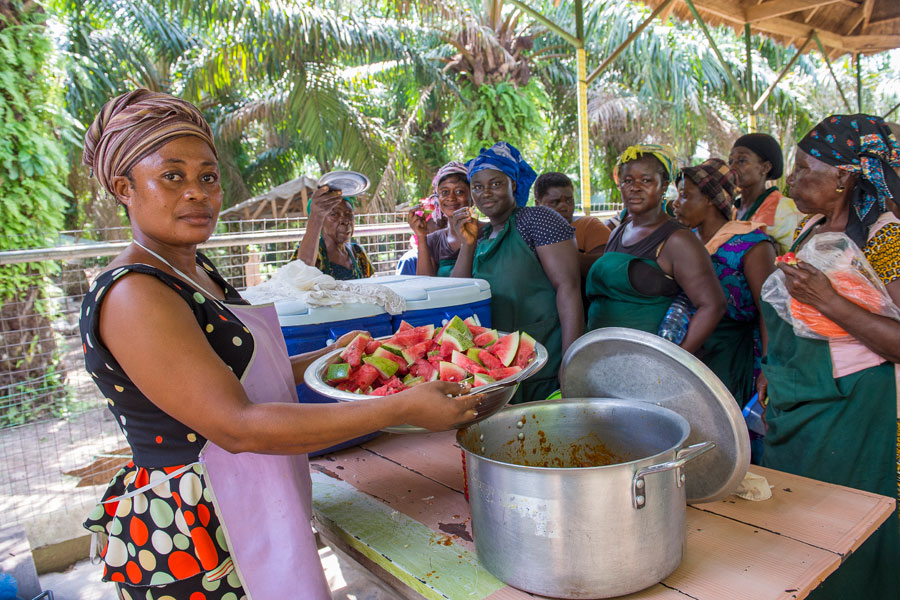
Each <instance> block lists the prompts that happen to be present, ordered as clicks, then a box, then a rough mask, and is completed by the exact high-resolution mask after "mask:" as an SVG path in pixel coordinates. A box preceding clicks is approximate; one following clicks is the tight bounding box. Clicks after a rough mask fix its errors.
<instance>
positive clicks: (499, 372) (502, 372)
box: [488, 367, 522, 381]
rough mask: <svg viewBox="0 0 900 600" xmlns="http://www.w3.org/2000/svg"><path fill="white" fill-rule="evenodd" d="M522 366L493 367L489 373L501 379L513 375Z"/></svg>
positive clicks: (498, 379)
mask: <svg viewBox="0 0 900 600" xmlns="http://www.w3.org/2000/svg"><path fill="white" fill-rule="evenodd" d="M521 370H522V368H521V367H503V368H500V369H491V370H490V371H489V372H488V375H490V376H491V377H493V378H494V379H496V380H497V381H500V380H501V379H506V378H507V377H512V376H513V375H516V374H517V373H519V371H521Z"/></svg>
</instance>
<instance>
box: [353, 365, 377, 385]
mask: <svg viewBox="0 0 900 600" xmlns="http://www.w3.org/2000/svg"><path fill="white" fill-rule="evenodd" d="M379 375H380V373H379V372H378V369H376V368H375V367H373V366H372V365H362V366H361V367H360V368H358V369H357V370H356V373H354V374H352V375H351V376H350V382H352V383H353V384H354V385H355V386H356V389H358V390H364V389H366V388H368V387H369V386H371V385H372V384H373V383H375V380H376V379H378V377H379Z"/></svg>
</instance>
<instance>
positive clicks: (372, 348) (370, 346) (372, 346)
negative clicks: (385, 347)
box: [365, 340, 381, 354]
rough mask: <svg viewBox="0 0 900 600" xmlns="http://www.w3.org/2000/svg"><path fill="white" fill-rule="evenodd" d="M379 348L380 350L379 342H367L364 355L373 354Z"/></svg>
mask: <svg viewBox="0 0 900 600" xmlns="http://www.w3.org/2000/svg"><path fill="white" fill-rule="evenodd" d="M379 348H381V342H379V341H378V340H372V341H371V342H369V343H368V344H366V351H365V353H366V354H372V353H373V352H375V351H376V350H378V349H379Z"/></svg>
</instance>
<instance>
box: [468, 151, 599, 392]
mask: <svg viewBox="0 0 900 600" xmlns="http://www.w3.org/2000/svg"><path fill="white" fill-rule="evenodd" d="M468 171H469V182H470V185H471V188H472V199H473V200H474V201H475V205H476V206H477V207H478V208H479V210H481V212H483V213H484V214H485V216H487V218H488V219H489V220H490V223H489V224H488V225H486V226H485V227H484V228H483V229H482V230H481V232H480V233H479V231H478V229H477V222H476V221H475V220H474V219H465V220H461V221H456V222H455V224H454V226H455V227H456V233H457V235H458V236H459V237H460V239H461V240H462V248H461V249H460V252H459V258H458V259H457V261H456V266H455V267H454V268H453V276H454V277H480V278H482V279H487V280H488V281H489V282H490V284H491V320H492V321H491V322H492V325H493V326H494V327H496V328H497V329H499V330H501V331H524V332H526V333H528V334H529V335H530V336H531V337H533V338H534V339H535V340H537V341H538V342H540V343H541V344H543V345H544V347H546V348H547V352H548V353H549V356H550V358H549V360H548V362H547V364H546V365H545V366H544V368H543V369H542V370H541V371H540V372H539V373H538V374H536V375H535V376H533V377H531V378H529V379H528V380H526V381H525V382H523V383H522V385H520V386H519V391H517V392H516V396H515V397H514V398H513V401H514V402H520V401H524V402H527V401H531V400H543V399H545V398H546V397H547V396H548V395H550V394H551V393H552V392H554V391H555V390H557V389H558V388H559V380H558V378H557V374H558V371H559V367H560V363H561V361H562V356H563V353H565V351H566V349H567V348H568V347H569V345H570V344H571V343H572V342H574V341H575V340H576V339H577V338H578V337H579V336H580V335H581V334H582V333H583V332H584V316H583V315H584V307H583V305H582V303H581V274H580V272H579V269H578V256H577V252H578V251H577V248H576V246H575V241H574V235H575V233H574V230H573V229H572V226H571V225H569V224H568V223H567V222H566V220H565V219H564V218H563V217H561V216H560V215H559V213H557V212H556V211H554V210H552V209H550V208H547V207H546V206H533V207H529V206H525V203H526V202H527V201H528V192H529V190H530V189H531V185H532V184H533V183H534V180H535V179H536V178H537V174H536V173H535V172H534V169H532V168H531V166H530V165H529V164H528V163H527V162H525V159H524V158H522V155H521V154H520V153H519V151H518V150H516V149H515V148H514V147H513V146H510V145H509V144H507V143H506V142H499V143H497V144H494V145H493V146H491V147H490V148H488V149H482V151H481V153H480V154H479V155H478V156H477V157H475V158H474V159H472V160H470V161H469V163H468Z"/></svg>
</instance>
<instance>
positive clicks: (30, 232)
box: [0, 1, 68, 425]
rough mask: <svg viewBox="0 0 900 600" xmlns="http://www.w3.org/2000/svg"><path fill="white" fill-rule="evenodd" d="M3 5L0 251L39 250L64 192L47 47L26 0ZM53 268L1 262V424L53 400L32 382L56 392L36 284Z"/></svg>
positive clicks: (47, 306) (50, 342)
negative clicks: (4, 7)
mask: <svg viewBox="0 0 900 600" xmlns="http://www.w3.org/2000/svg"><path fill="white" fill-rule="evenodd" d="M6 4H7V7H6V12H5V13H4V14H3V15H0V203H2V210H0V231H2V232H3V234H4V235H2V236H0V250H9V249H22V248H34V247H45V246H48V245H52V244H53V243H54V242H55V237H56V235H57V233H58V231H59V229H60V228H61V227H62V223H63V212H64V210H65V207H66V202H65V197H66V195H68V191H67V188H66V187H65V186H64V185H63V181H64V178H65V175H66V159H65V153H64V151H63V149H62V144H61V142H60V139H59V137H58V136H59V133H60V130H63V129H64V128H65V126H64V121H63V120H62V119H61V118H60V116H59V114H58V113H57V112H56V110H55V109H54V107H55V106H59V103H60V99H59V97H58V96H59V89H58V88H57V87H55V86H54V79H53V77H52V76H48V74H50V73H52V71H53V65H52V64H51V60H50V58H51V51H52V46H51V43H50V41H49V40H48V38H47V35H46V30H45V27H44V14H43V12H42V11H40V9H39V7H38V6H37V5H36V4H35V3H33V2H28V3H23V2H19V1H13V2H8V3H6ZM53 271H54V266H53V264H52V263H25V264H15V265H3V266H0V322H2V323H3V328H2V340H0V348H2V353H0V425H4V424H14V423H17V422H19V421H20V420H21V419H22V418H23V414H24V413H33V410H34V408H35V405H36V404H47V403H49V402H52V401H53V396H54V395H55V394H56V393H55V392H54V393H50V394H49V396H50V397H48V394H46V393H42V392H39V391H37V390H35V389H32V388H33V387H34V386H35V385H37V386H38V387H44V388H47V387H48V386H49V388H52V389H58V387H57V386H58V384H59V375H58V374H57V373H56V369H55V364H56V360H57V351H56V339H55V334H54V333H53V331H52V329H51V328H50V320H51V318H52V315H53V314H54V310H53V308H52V306H51V303H50V302H49V301H48V300H47V295H46V289H45V286H44V285H40V283H44V282H47V281H48V278H49V276H50V275H51V274H52V273H53ZM42 280H43V281H42ZM22 382H26V383H22ZM35 382H39V383H37V384H36V383H35ZM23 386H24V387H23Z"/></svg>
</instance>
